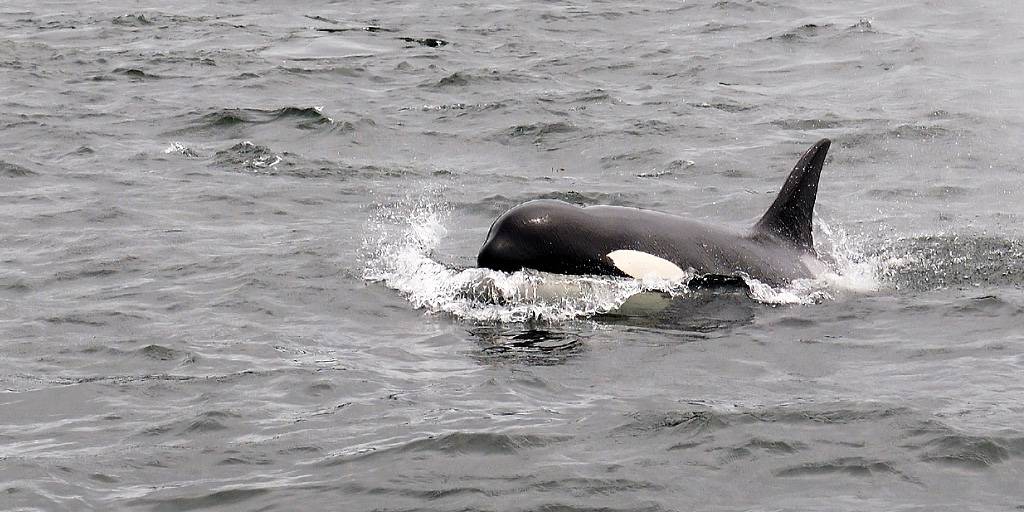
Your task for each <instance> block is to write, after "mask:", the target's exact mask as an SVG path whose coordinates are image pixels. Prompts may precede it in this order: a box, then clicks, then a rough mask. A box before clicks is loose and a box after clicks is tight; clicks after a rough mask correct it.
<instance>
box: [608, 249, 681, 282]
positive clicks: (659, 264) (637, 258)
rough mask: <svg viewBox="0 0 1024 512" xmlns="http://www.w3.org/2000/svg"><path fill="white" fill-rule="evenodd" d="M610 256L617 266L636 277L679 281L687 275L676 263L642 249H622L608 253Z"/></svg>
mask: <svg viewBox="0 0 1024 512" xmlns="http://www.w3.org/2000/svg"><path fill="white" fill-rule="evenodd" d="M608 258H609V259H610V260H612V263H614V264H615V268H618V269H619V270H621V271H622V273H623V274H626V275H627V276H629V277H632V278H634V279H666V280H669V281H678V280H680V279H682V278H683V277H685V275H686V274H685V273H684V272H683V269H681V268H679V266H678V265H676V264H675V263H672V262H671V261H668V260H666V259H665V258H659V257H657V256H655V255H653V254H648V253H646V252H642V251H632V250H629V249H620V250H618V251H612V252H610V253H608Z"/></svg>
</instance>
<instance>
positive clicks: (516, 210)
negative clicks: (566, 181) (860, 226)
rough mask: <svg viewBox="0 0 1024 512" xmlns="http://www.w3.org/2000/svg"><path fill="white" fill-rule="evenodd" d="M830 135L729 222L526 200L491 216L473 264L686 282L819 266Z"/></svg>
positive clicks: (781, 276)
mask: <svg viewBox="0 0 1024 512" xmlns="http://www.w3.org/2000/svg"><path fill="white" fill-rule="evenodd" d="M830 145H831V141H830V140H829V139H821V140H819V141H818V142H816V143H815V144H814V145H813V146H811V147H810V149H808V150H807V151H806V152H805V153H804V154H803V156H801V157H800V160H799V161H798V162H797V163H796V165H795V166H794V167H793V170H792V172H790V174H789V177H788V178H787V179H786V182H785V183H784V184H783V185H782V189H781V191H780V192H779V195H778V197H776V199H775V202H773V203H772V205H771V206H770V207H769V208H768V211H767V212H765V214H764V215H763V216H762V217H761V219H760V220H758V221H757V223H755V224H754V225H753V226H752V227H750V228H747V229H735V228H731V227H727V226H720V225H717V224H712V223H706V222H701V221H697V220H693V219H688V218H685V217H680V216H677V215H671V214H668V213H661V212H657V211H653V210H645V209H640V208H631V207H622V206H605V205H598V206H587V207H580V206H576V205H573V204H570V203H566V202H563V201H556V200H547V199H540V200H533V201H528V202H525V203H522V204H520V205H518V206H515V207H513V208H511V209H510V210H508V211H507V212H505V213H504V214H502V215H501V216H500V217H498V219H497V220H495V221H494V223H493V224H492V225H491V228H490V230H489V232H488V233H487V240H486V241H485V242H484V244H483V246H482V247H481V248H480V253H479V254H478V256H477V266H479V267H481V268H487V269H492V270H499V271H505V272H514V271H517V270H521V269H534V270H538V271H541V272H549V273H555V274H570V275H590V274H594V275H611V276H621V277H633V278H637V279H645V278H658V279H670V280H682V279H685V280H686V283H687V284H688V285H689V286H691V287H696V288H699V287H708V286H718V285H740V286H742V285H743V284H744V283H745V280H744V278H753V279H757V280H758V281H760V282H762V283H766V284H769V285H772V286H777V285H785V284H788V283H790V282H792V281H793V280H794V279H800V278H809V277H813V276H814V275H815V274H816V271H817V269H820V268H821V266H820V261H819V260H818V258H817V254H816V252H815V250H814V238H813V236H812V230H811V224H812V217H813V213H814V201H815V198H816V196H817V192H818V177H819V175H820V174H821V168H822V166H823V165H824V163H825V156H826V155H827V154H828V149H829V146H830Z"/></svg>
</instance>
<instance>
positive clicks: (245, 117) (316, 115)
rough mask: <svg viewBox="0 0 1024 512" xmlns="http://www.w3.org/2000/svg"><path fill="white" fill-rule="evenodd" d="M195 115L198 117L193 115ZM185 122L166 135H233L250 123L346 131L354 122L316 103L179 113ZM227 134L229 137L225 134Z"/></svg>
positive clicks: (351, 127)
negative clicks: (330, 114)
mask: <svg viewBox="0 0 1024 512" xmlns="http://www.w3.org/2000/svg"><path fill="white" fill-rule="evenodd" d="M197 116H198V117H197ZM183 117H185V118H187V119H189V121H188V124H187V126H185V127H183V128H180V129H177V130H173V131H171V132H169V134H170V135H217V134H220V135H229V136H231V137H233V136H235V135H237V133H236V132H237V130H238V129H240V128H242V127H245V126H250V125H262V124H269V123H292V126H293V127H294V128H297V129H300V130H314V129H320V128H324V127H326V128H330V129H332V130H341V131H344V132H349V131H352V130H354V129H355V126H354V125H353V124H352V123H349V122H342V123H337V122H335V120H334V119H332V118H330V117H328V116H327V115H325V114H324V113H323V110H322V109H321V108H319V107H283V108H279V109H274V110H264V109H257V108H225V109H217V110H214V111H213V112H208V113H206V114H200V113H198V112H191V113H189V114H186V115H185V116H183ZM229 138H230V137H229Z"/></svg>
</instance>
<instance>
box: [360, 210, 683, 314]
mask: <svg viewBox="0 0 1024 512" xmlns="http://www.w3.org/2000/svg"><path fill="white" fill-rule="evenodd" d="M448 210H449V208H448V207H447V206H445V205H443V204H440V203H436V202H430V201H425V200H422V199H420V200H415V199H410V200H407V201H406V202H405V203H404V204H401V205H397V206H395V207H392V208H384V209H382V210H381V211H380V214H379V215H377V218H375V219H374V222H373V224H374V225H375V226H376V231H375V233H373V234H372V235H371V236H369V237H367V238H366V239H365V240H364V241H363V253H364V255H365V258H366V260H365V267H364V269H363V277H364V278H365V279H367V280H370V281H375V282H382V283H384V284H385V285H386V286H388V287H389V288H392V289H394V290H397V291H398V292H400V293H401V294H403V295H404V296H405V297H406V298H407V299H408V300H409V302H410V303H412V305H413V306H414V307H416V308H423V309H427V310H429V311H432V312H440V313H448V314H452V315H455V316H457V317H460V318H466V319H471V320H479V321H500V322H522V321H551V322H558V321H564V320H570V319H574V318H586V317H591V316H594V315H597V314H602V313H608V312H611V311H614V310H616V309H617V308H618V307H619V306H621V305H622V304H623V303H625V302H626V300H627V299H629V298H630V297H632V296H634V295H637V294H639V293H643V292H647V291H662V292H666V293H672V294H679V293H686V289H685V287H684V286H682V284H681V283H680V282H671V281H666V280H659V279H645V280H637V279H630V278H617V277H605V276H565V275H557V274H548V273H543V272H537V271H533V270H522V271H518V272H512V273H508V272H499V271H494V270H488V269H481V268H469V269H465V270H455V269H450V268H448V267H446V266H444V265H442V264H441V263H438V262H437V261H435V260H433V259H431V258H430V254H431V252H432V251H433V250H434V249H435V248H436V247H437V245H438V244H439V243H440V241H441V240H442V239H443V238H444V236H445V235H446V234H447V229H445V227H444V220H445V218H447V215H448Z"/></svg>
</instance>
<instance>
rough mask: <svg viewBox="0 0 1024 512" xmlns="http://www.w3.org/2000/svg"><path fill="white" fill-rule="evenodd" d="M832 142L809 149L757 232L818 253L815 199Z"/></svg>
mask: <svg viewBox="0 0 1024 512" xmlns="http://www.w3.org/2000/svg"><path fill="white" fill-rule="evenodd" d="M831 144H832V141H830V140H828V139H821V140H819V141H818V142H815V143H814V145H813V146H811V148H810V149H808V150H807V151H806V152H805V153H804V155H803V156H802V157H800V161H798V162H797V163H796V166H794V167H793V172H791V173H789V178H786V183H785V184H783V185H782V190H780V191H779V196H778V197H776V198H775V202H774V203H772V206H771V208H768V211H767V212H765V214H764V216H763V217H761V220H759V221H757V224H755V225H754V229H755V230H757V231H759V232H762V233H770V234H772V235H774V236H776V237H778V238H781V239H783V240H785V241H787V242H790V243H792V244H794V245H796V246H798V247H801V248H803V249H806V250H809V251H813V250H814V238H813V237H812V236H811V220H812V217H813V214H814V198H815V197H816V196H817V195H818V176H819V175H821V166H822V165H824V164H825V155H827V154H828V147H829V145H831Z"/></svg>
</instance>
